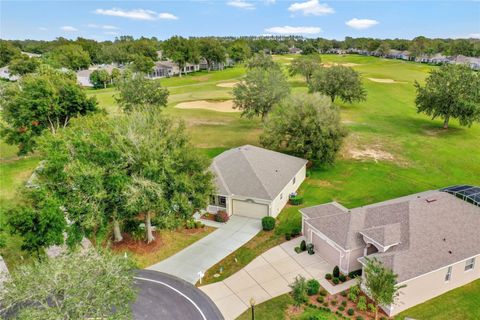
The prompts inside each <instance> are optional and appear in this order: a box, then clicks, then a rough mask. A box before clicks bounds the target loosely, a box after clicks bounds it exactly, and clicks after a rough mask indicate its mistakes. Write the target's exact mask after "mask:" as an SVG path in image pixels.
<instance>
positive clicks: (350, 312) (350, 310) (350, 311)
mask: <svg viewBox="0 0 480 320" xmlns="http://www.w3.org/2000/svg"><path fill="white" fill-rule="evenodd" d="M347 313H348V315H349V316H353V315H354V314H355V310H353V309H352V308H350V309H348V310H347Z"/></svg>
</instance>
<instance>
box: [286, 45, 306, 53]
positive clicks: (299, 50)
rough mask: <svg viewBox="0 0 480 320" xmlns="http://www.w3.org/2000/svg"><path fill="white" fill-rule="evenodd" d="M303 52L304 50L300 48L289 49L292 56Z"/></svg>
mask: <svg viewBox="0 0 480 320" xmlns="http://www.w3.org/2000/svg"><path fill="white" fill-rule="evenodd" d="M302 52H303V50H302V49H300V48H295V47H291V48H289V49H288V53H290V54H301V53H302Z"/></svg>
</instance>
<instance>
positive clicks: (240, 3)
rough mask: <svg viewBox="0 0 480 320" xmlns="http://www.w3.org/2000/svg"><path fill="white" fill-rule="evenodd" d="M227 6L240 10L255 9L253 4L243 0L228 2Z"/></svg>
mask: <svg viewBox="0 0 480 320" xmlns="http://www.w3.org/2000/svg"><path fill="white" fill-rule="evenodd" d="M227 5H228V6H231V7H235V8H239V9H247V10H251V9H255V6H254V5H253V4H252V3H250V2H246V1H243V0H231V1H228V2H227Z"/></svg>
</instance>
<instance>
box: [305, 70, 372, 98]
mask: <svg viewBox="0 0 480 320" xmlns="http://www.w3.org/2000/svg"><path fill="white" fill-rule="evenodd" d="M308 88H309V90H310V91H311V92H320V93H321V94H324V95H326V96H328V97H330V100H331V101H332V102H335V99H336V98H340V99H341V100H342V101H343V102H347V103H352V102H356V101H358V102H359V101H364V100H366V98H367V92H366V91H365V89H364V88H363V85H362V81H361V79H360V74H359V73H358V72H356V71H355V70H353V69H352V68H349V67H345V66H332V67H330V68H318V69H317V70H316V71H315V72H314V73H313V75H312V78H311V81H310V82H309V83H308Z"/></svg>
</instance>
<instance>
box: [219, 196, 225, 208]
mask: <svg viewBox="0 0 480 320" xmlns="http://www.w3.org/2000/svg"><path fill="white" fill-rule="evenodd" d="M218 204H219V205H220V206H221V207H226V206H227V198H225V197H221V196H219V197H218Z"/></svg>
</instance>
